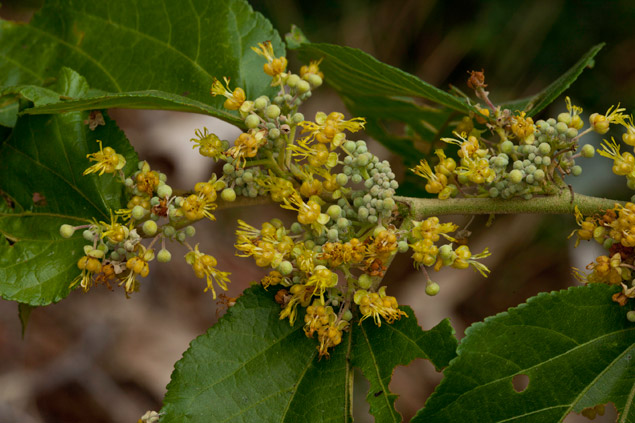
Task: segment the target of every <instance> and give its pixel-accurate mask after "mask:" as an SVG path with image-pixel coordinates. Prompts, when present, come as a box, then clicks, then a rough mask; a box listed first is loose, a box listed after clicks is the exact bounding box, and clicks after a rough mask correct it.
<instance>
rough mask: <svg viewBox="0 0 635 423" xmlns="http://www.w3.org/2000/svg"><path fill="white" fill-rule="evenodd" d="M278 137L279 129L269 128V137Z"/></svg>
mask: <svg viewBox="0 0 635 423" xmlns="http://www.w3.org/2000/svg"><path fill="white" fill-rule="evenodd" d="M278 137H280V130H279V129H278V128H273V129H270V130H269V138H271V139H272V140H275V139H277V138H278Z"/></svg>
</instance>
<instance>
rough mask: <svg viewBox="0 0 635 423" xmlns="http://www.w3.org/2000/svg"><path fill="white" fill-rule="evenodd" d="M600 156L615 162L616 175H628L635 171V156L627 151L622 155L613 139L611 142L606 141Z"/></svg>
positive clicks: (614, 171)
mask: <svg viewBox="0 0 635 423" xmlns="http://www.w3.org/2000/svg"><path fill="white" fill-rule="evenodd" d="M598 153H599V154H600V156H604V157H607V158H609V159H612V160H613V173H615V174H616V175H621V176H624V175H628V174H629V173H631V172H633V170H634V169H635V156H633V155H632V154H631V153H629V152H627V151H625V152H624V153H622V154H620V146H619V145H617V142H615V139H614V138H613V137H611V142H609V141H608V140H604V144H602V150H599V151H598Z"/></svg>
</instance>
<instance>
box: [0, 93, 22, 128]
mask: <svg viewBox="0 0 635 423" xmlns="http://www.w3.org/2000/svg"><path fill="white" fill-rule="evenodd" d="M17 119H18V100H17V99H16V98H15V97H14V96H0V126H5V127H8V128H13V126H14V125H15V121H16V120H17Z"/></svg>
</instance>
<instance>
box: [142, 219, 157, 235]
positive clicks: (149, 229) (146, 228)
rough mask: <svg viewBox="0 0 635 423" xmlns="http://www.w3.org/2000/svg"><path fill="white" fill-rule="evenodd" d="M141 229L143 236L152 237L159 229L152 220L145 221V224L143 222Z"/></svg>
mask: <svg viewBox="0 0 635 423" xmlns="http://www.w3.org/2000/svg"><path fill="white" fill-rule="evenodd" d="M141 229H142V230H143V233H144V234H146V235H148V236H153V235H155V234H156V233H157V230H158V229H159V227H158V226H157V223H156V222H155V221H154V220H146V221H145V222H143V226H142V227H141Z"/></svg>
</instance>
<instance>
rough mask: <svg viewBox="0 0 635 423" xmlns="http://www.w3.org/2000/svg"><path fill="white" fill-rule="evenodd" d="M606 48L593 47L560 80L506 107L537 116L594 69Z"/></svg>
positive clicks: (601, 45)
mask: <svg viewBox="0 0 635 423" xmlns="http://www.w3.org/2000/svg"><path fill="white" fill-rule="evenodd" d="M602 47H604V43H601V44H598V45H596V46H593V47H592V48H591V49H590V50H589V51H587V52H586V53H585V54H584V56H582V58H580V60H578V61H577V63H576V64H575V65H573V66H572V67H571V68H570V69H569V70H568V71H566V72H565V73H564V74H563V75H562V76H561V77H560V78H558V79H556V80H555V81H553V82H552V83H551V84H550V85H549V86H548V87H547V88H545V89H544V90H542V91H540V92H539V93H538V94H536V95H535V96H533V97H531V98H528V99H525V100H518V101H515V102H513V103H510V104H506V105H505V106H504V107H508V108H510V109H511V110H525V111H526V112H527V115H529V116H535V115H536V114H538V113H539V112H540V111H541V110H542V109H544V108H545V107H547V106H548V105H550V104H551V103H552V102H553V101H554V100H555V99H556V98H558V97H559V96H560V94H562V93H563V92H565V91H566V90H567V89H568V88H569V87H570V86H571V84H573V82H574V81H575V80H576V79H578V77H579V76H580V74H581V73H582V71H583V70H584V69H585V68H587V67H589V68H592V67H593V64H594V57H595V55H596V54H598V53H599V51H600V50H602Z"/></svg>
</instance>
